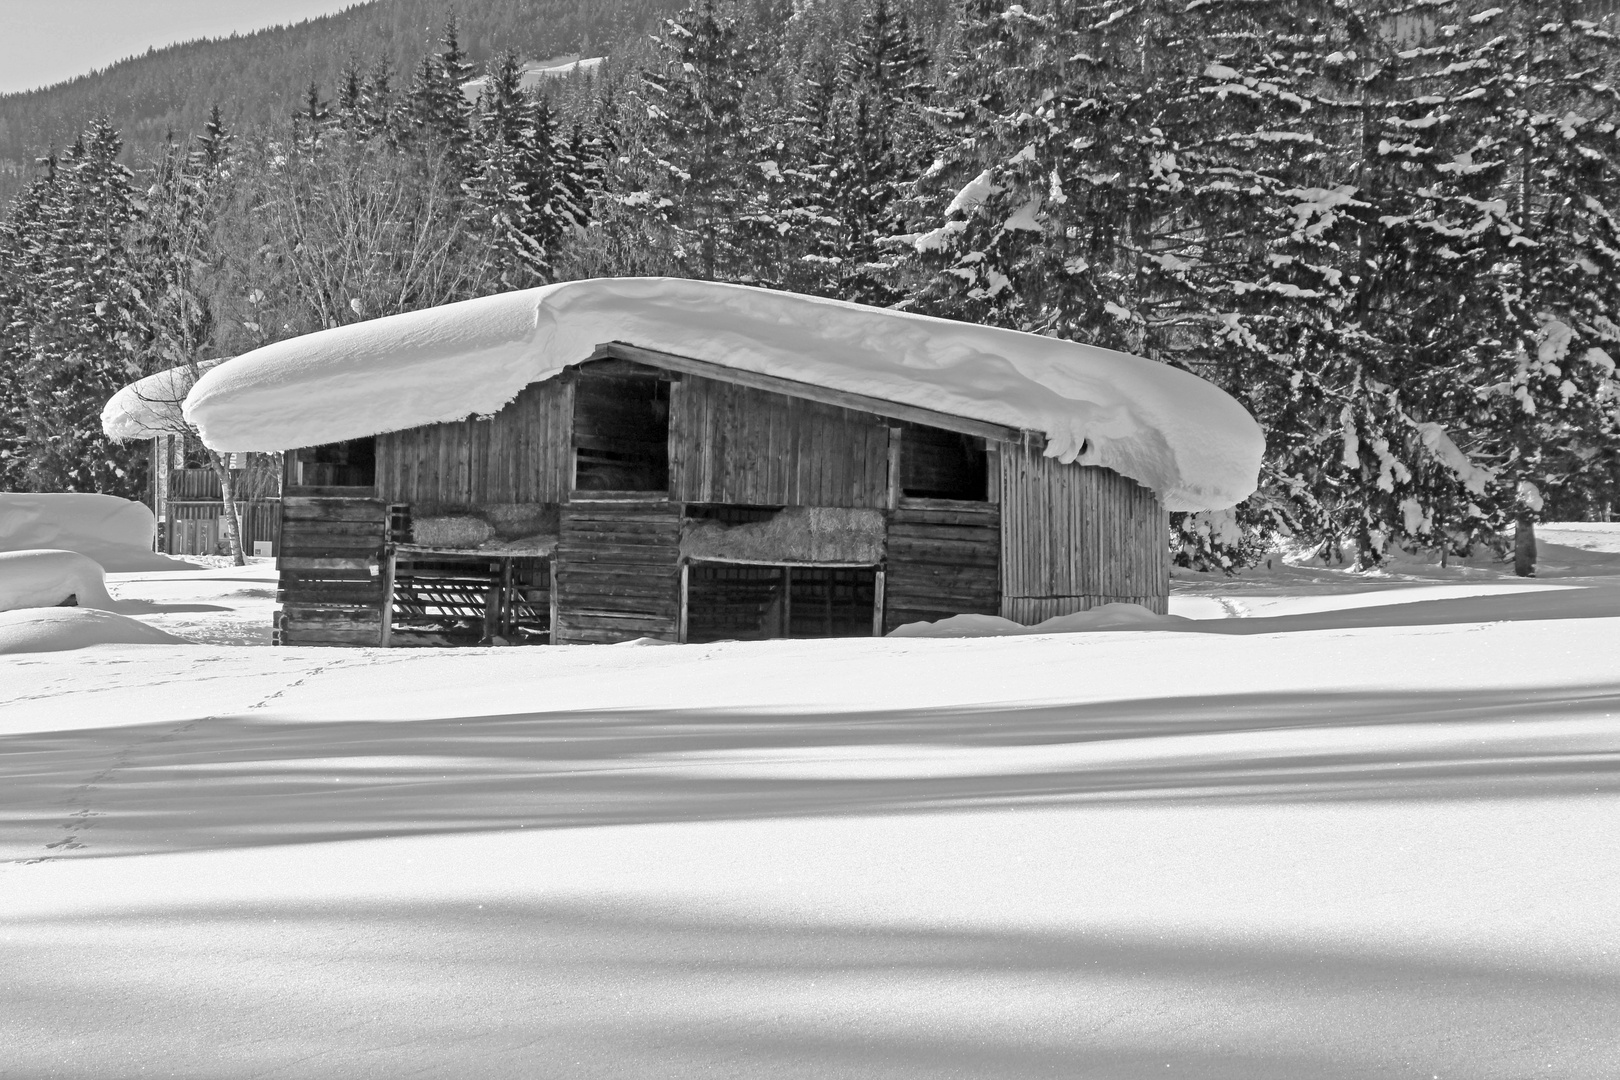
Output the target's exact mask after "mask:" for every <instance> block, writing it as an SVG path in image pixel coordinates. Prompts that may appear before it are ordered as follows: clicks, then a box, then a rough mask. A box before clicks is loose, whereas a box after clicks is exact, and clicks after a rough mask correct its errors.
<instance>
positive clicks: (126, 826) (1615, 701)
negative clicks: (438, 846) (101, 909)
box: [0, 683, 1620, 856]
mask: <svg viewBox="0 0 1620 1080" xmlns="http://www.w3.org/2000/svg"><path fill="white" fill-rule="evenodd" d="M1617 711H1620V683H1613V684H1605V685H1599V686H1589V687H1571V688H1567V689H1560V690H1556V691H1554V690H1541V691H1529V690H1518V691H1511V692H1504V691H1477V692H1469V693H1457V692H1453V691H1448V692H1444V693H1439V692H1436V693H1421V692H1404V693H1390V694H1377V693H1299V692H1269V693H1244V694H1229V695H1218V696H1207V697H1188V698H1149V699H1134V700H1130V701H1124V702H1101V703H1090V704H1076V705H1061V706H1039V707H995V706H992V707H978V708H926V709H911V710H904V709H902V710H892V711H874V712H855V713H815V714H801V715H795V714H784V713H753V712H747V711H725V710H672V711H617V712H613V711H609V712H565V713H563V712H560V713H546V712H533V713H524V714H516V715H496V716H454V717H445V718H442V719H427V720H410V721H398V720H387V719H379V720H370V721H344V722H297V723H289V722H279V721H275V720H267V719H265V718H263V717H260V716H251V715H249V716H234V717H224V718H211V719H208V720H203V721H199V722H196V723H194V724H191V725H188V726H187V727H186V728H185V729H183V730H180V731H177V730H176V729H175V728H174V727H173V726H172V725H167V724H161V725H150V726H147V727H118V728H106V729H86V730H77V731H65V732H50V733H31V734H19V735H14V736H8V737H6V738H3V739H0V761H4V762H5V773H6V775H5V778H4V784H3V790H0V835H7V834H9V835H11V836H12V837H14V838H15V837H18V836H21V835H23V830H24V829H25V828H26V829H31V830H32V833H33V834H34V835H43V833H42V832H40V830H41V827H42V823H44V822H47V821H54V822H59V823H60V824H59V825H57V826H54V827H57V828H59V829H60V830H61V831H62V833H63V834H64V837H65V838H66V839H67V840H69V841H70V842H66V843H64V842H62V840H61V839H60V838H59V839H58V840H53V841H52V842H53V843H56V844H58V847H57V848H55V849H53V851H52V852H51V854H55V855H62V854H79V855H86V856H96V855H116V854H125V853H135V852H141V851H154V850H197V849H217V848H231V847H244V846H255V845H262V844H285V843H307V842H318V841H327V840H340V839H358V838H365V837H385V836H412V835H424V834H440V833H455V832H468V831H485V830H502V829H515V828H520V827H522V828H578V827H588V826H597V825H618V824H634V823H649V822H670V821H701V820H743V819H764V818H777V817H796V816H812V815H849V814H893V813H928V812H939V811H951V810H965V809H994V808H1009V807H1030V806H1083V805H1086V804H1096V803H1105V802H1114V803H1118V802H1133V803H1163V804H1173V803H1178V802H1186V801H1218V802H1228V803H1236V802H1319V801H1347V800H1386V801H1387V800H1412V799H1459V798H1478V797H1491V796H1511V797H1516V798H1534V797H1543V796H1561V795H1569V794H1575V793H1590V792H1617V791H1620V748H1617V743H1620V740H1616V739H1609V738H1606V737H1601V738H1600V737H1599V736H1598V735H1595V734H1592V731H1591V728H1590V727H1588V728H1587V729H1586V731H1587V734H1586V735H1585V736H1584V741H1580V742H1571V741H1570V739H1569V737H1568V732H1567V730H1566V731H1564V732H1563V733H1558V732H1551V733H1549V732H1547V731H1546V730H1545V729H1544V727H1543V726H1544V725H1546V724H1549V723H1554V722H1561V721H1580V720H1590V719H1592V718H1595V717H1603V716H1609V715H1612V714H1614V713H1615V712H1617ZM1459 724H1460V725H1465V729H1464V730H1456V725H1459ZM1351 729H1354V730H1353V731H1352V730H1351ZM91 777H93V778H94V779H91V780H90V781H89V783H87V782H86V781H87V778H91ZM28 843H30V844H31V843H32V840H29V841H28ZM14 850H15V849H14V848H13V849H10V850H8V854H10V853H12V852H13V851H14Z"/></svg>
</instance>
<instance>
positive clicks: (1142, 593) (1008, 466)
mask: <svg viewBox="0 0 1620 1080" xmlns="http://www.w3.org/2000/svg"><path fill="white" fill-rule="evenodd" d="M1000 458H1001V564H1002V570H1001V594H1002V601H1001V613H1002V615H1003V616H1005V617H1006V618H1009V619H1012V620H1014V621H1015V622H1021V623H1026V624H1028V623H1035V622H1040V621H1041V620H1043V619H1048V618H1051V617H1052V616H1054V615H1065V614H1068V613H1069V612H1073V611H1085V610H1086V609H1088V608H1091V607H1095V606H1097V605H1100V604H1107V603H1112V602H1125V603H1132V604H1141V605H1142V606H1143V607H1146V608H1148V609H1150V610H1152V611H1156V612H1159V613H1160V614H1163V613H1164V612H1166V611H1167V610H1168V604H1169V592H1170V554H1169V546H1168V530H1169V524H1168V520H1167V518H1166V516H1165V512H1164V507H1163V505H1162V504H1161V503H1160V502H1159V499H1158V497H1157V496H1156V495H1155V494H1154V493H1153V492H1152V491H1150V490H1149V489H1147V488H1145V487H1143V486H1142V485H1140V484H1138V483H1136V482H1135V481H1133V480H1129V479H1126V478H1125V477H1123V476H1121V475H1119V474H1118V473H1116V472H1114V471H1113V470H1112V469H1103V468H1098V467H1096V466H1089V465H1088V466H1082V465H1063V464H1059V463H1058V462H1057V461H1055V460H1053V459H1052V458H1047V457H1042V456H1041V454H1040V453H1039V452H1038V451H1036V450H1033V449H1030V448H1028V447H1018V446H1009V447H1005V448H1004V450H1003V453H1002V454H1001V455H1000Z"/></svg>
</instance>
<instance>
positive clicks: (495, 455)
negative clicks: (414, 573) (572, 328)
mask: <svg viewBox="0 0 1620 1080" xmlns="http://www.w3.org/2000/svg"><path fill="white" fill-rule="evenodd" d="M572 427H573V399H572V397H571V393H570V385H569V382H568V380H566V379H562V378H556V379H551V380H549V381H547V382H543V383H535V384H533V385H531V386H528V387H525V388H524V390H523V392H522V393H520V394H519V395H518V396H517V397H516V398H515V399H513V401H511V402H510V403H509V404H508V405H507V406H506V407H505V408H504V409H502V410H501V411H500V412H498V413H496V414H495V415H494V416H492V417H488V418H485V419H467V420H457V421H455V422H453V423H448V424H428V425H426V426H425V427H417V428H410V429H408V430H406V431H394V432H390V433H388V434H386V435H379V436H377V493H378V495H379V496H381V498H382V500H383V501H384V502H392V503H411V504H413V505H414V506H415V508H416V514H417V516H424V515H425V514H431V513H433V512H434V510H435V508H438V507H469V506H479V505H483V504H487V503H548V502H549V503H554V502H561V501H562V500H563V499H565V498H567V492H568V488H569V487H570V486H571V485H572V482H573V478H572V472H573V451H572V449H571V447H570V446H569V432H570V431H571V429H572Z"/></svg>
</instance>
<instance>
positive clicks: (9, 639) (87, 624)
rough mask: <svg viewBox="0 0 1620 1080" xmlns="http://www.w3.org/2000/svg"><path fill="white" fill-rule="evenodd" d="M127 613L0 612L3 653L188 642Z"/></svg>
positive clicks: (68, 610) (71, 610)
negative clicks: (93, 646)
mask: <svg viewBox="0 0 1620 1080" xmlns="http://www.w3.org/2000/svg"><path fill="white" fill-rule="evenodd" d="M187 644H190V643H189V642H188V641H186V640H185V639H184V638H177V637H175V636H174V635H173V634H165V633H164V632H163V631H162V630H159V629H158V628H157V627H155V626H148V625H146V624H145V623H143V622H141V621H140V620H139V619H132V618H130V617H129V616H128V615H117V614H114V613H113V612H111V611H98V610H97V609H95V608H84V607H76V608H74V607H49V608H27V609H24V610H21V611H0V656H9V655H12V654H16V653H40V652H63V651H66V650H68V649H85V648H89V647H90V646H91V645H187Z"/></svg>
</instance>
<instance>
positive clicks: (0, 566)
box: [0, 550, 112, 611]
mask: <svg viewBox="0 0 1620 1080" xmlns="http://www.w3.org/2000/svg"><path fill="white" fill-rule="evenodd" d="M69 601H72V602H73V603H75V604H77V605H78V606H79V607H93V608H102V609H108V608H111V607H112V597H111V596H108V595H107V581H106V574H105V573H104V572H103V571H102V569H101V564H100V563H98V562H96V561H95V560H94V559H92V558H90V557H89V556H86V555H80V554H79V553H78V552H76V551H51V550H42V551H0V611H13V610H15V609H17V608H39V607H56V606H57V605H58V604H65V603H67V602H69Z"/></svg>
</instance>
